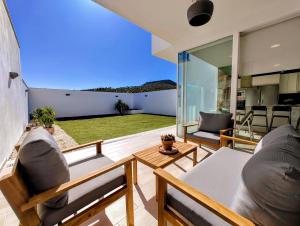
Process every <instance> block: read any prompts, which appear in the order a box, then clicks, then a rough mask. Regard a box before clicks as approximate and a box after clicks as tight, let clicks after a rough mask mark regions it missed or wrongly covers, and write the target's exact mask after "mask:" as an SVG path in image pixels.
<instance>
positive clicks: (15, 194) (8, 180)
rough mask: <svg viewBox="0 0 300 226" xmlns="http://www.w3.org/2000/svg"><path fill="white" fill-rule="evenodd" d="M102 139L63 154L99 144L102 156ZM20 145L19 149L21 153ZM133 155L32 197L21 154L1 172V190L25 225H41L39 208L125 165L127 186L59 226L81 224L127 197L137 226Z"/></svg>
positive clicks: (130, 216) (130, 221) (128, 211)
mask: <svg viewBox="0 0 300 226" xmlns="http://www.w3.org/2000/svg"><path fill="white" fill-rule="evenodd" d="M101 144H102V140H98V141H95V142H91V143H88V144H83V145H79V146H76V147H73V148H68V149H65V150H62V152H63V153H66V152H70V151H74V150H78V149H81V148H83V147H87V146H91V145H96V151H97V153H99V154H100V153H101ZM19 147H20V146H19V145H17V146H16V150H15V151H18V149H19ZM133 160H134V157H133V156H130V157H127V158H124V159H122V160H120V161H117V162H115V163H113V164H111V165H109V166H105V167H103V168H101V169H99V170H95V171H93V172H91V173H89V174H87V175H84V176H81V177H79V178H76V179H74V180H71V181H69V182H66V183H64V184H62V185H59V186H57V187H54V188H52V189H49V190H47V191H45V192H42V193H40V194H38V195H34V196H31V195H30V193H29V191H28V189H27V187H26V185H25V183H24V181H23V179H22V176H21V171H20V164H19V161H18V155H17V157H16V158H15V159H14V160H13V162H9V163H7V164H6V165H5V166H4V168H3V170H2V171H1V172H0V189H1V191H2V193H3V195H4V196H5V198H6V200H7V201H8V202H9V204H10V206H11V207H12V209H13V210H14V212H15V214H16V215H17V217H18V218H19V220H20V225H22V226H38V225H40V223H41V220H40V218H39V216H38V214H37V208H36V207H37V205H38V204H41V203H43V202H45V201H47V200H49V199H51V198H54V197H56V196H57V195H60V194H62V193H64V192H66V191H68V190H70V189H72V188H74V187H76V186H79V185H81V184H83V183H85V182H87V181H89V180H92V179H94V178H96V177H99V176H101V175H103V174H105V173H108V172H109V171H112V170H114V169H116V168H118V167H121V166H124V168H125V176H126V184H125V185H124V186H122V187H120V188H118V189H117V190H116V191H114V192H113V193H110V195H108V196H107V197H105V198H103V199H101V200H100V201H98V202H97V203H95V204H93V205H92V206H90V207H89V208H87V209H86V210H83V211H82V212H80V213H77V214H74V216H73V217H72V218H70V219H68V220H66V221H65V222H59V225H64V226H70V225H79V224H81V223H83V222H85V221H86V220H88V219H89V218H91V217H92V216H94V215H96V214H97V213H99V212H100V211H102V210H103V209H105V208H106V207H107V206H108V205H110V204H111V203H113V202H114V201H116V200H118V199H120V198H121V197H122V196H124V195H125V197H126V214H127V225H129V226H133V225H134V212H133V211H134V209H133V190H132V161H133Z"/></svg>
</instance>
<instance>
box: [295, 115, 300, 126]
mask: <svg viewBox="0 0 300 226" xmlns="http://www.w3.org/2000/svg"><path fill="white" fill-rule="evenodd" d="M299 124H300V115H299V117H298V120H297V125H296V129H299Z"/></svg>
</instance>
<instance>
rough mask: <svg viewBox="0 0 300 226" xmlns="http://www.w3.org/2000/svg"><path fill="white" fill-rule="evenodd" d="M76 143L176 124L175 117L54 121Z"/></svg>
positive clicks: (112, 117)
mask: <svg viewBox="0 0 300 226" xmlns="http://www.w3.org/2000/svg"><path fill="white" fill-rule="evenodd" d="M55 123H56V124H57V125H59V126H60V127H61V128H62V129H63V130H65V131H66V132H67V133H68V134H69V135H70V136H71V137H73V138H74V139H75V140H76V141H77V143H79V144H83V143H87V142H91V141H94V140H98V139H102V140H107V139H111V138H116V137H121V136H126V135H130V134H135V133H139V132H143V131H148V130H152V129H158V128H162V127H166V126H171V125H175V124H176V118H175V117H169V116H158V115H147V114H138V115H125V116H110V117H103V118H93V119H77V120H68V121H56V122H55Z"/></svg>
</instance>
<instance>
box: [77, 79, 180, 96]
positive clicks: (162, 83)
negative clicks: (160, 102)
mask: <svg viewBox="0 0 300 226" xmlns="http://www.w3.org/2000/svg"><path fill="white" fill-rule="evenodd" d="M168 89H176V82H174V81H172V80H159V81H152V82H146V83H144V84H143V85H140V86H126V87H119V88H112V87H103V88H101V87H100V88H93V89H86V90H83V91H94V92H115V93H141V92H151V91H159V90H168Z"/></svg>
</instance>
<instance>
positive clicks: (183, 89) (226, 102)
mask: <svg viewBox="0 0 300 226" xmlns="http://www.w3.org/2000/svg"><path fill="white" fill-rule="evenodd" d="M231 55H232V37H229V38H225V39H222V40H219V41H216V42H213V43H210V44H207V45H204V46H201V47H197V48H194V49H191V50H188V51H184V52H181V53H179V55H178V109H177V131H178V135H179V136H182V126H183V124H187V123H196V122H197V121H198V120H199V112H200V111H203V112H227V111H229V108H230V84H231ZM195 128H196V127H195ZM195 128H192V130H193V129H195Z"/></svg>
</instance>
